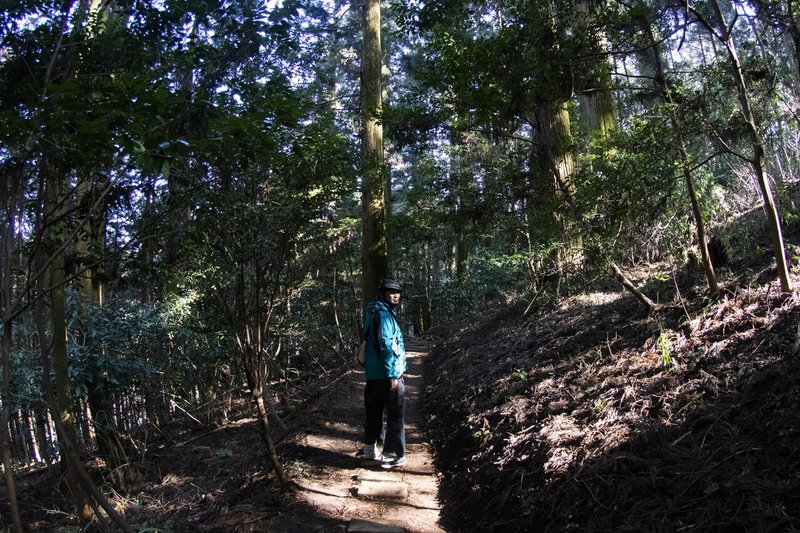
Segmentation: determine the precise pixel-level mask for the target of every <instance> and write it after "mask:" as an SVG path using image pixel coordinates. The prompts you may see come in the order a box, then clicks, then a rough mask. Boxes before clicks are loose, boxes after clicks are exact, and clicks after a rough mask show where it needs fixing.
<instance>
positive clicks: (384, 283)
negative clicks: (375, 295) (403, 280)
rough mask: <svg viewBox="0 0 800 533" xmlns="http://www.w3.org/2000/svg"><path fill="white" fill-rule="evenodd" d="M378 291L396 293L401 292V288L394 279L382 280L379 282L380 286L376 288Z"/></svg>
mask: <svg viewBox="0 0 800 533" xmlns="http://www.w3.org/2000/svg"><path fill="white" fill-rule="evenodd" d="M378 289H379V290H382V291H383V290H386V289H393V290H396V291H400V292H402V291H403V287H402V286H401V285H400V283H399V282H398V281H397V280H396V279H394V278H383V279H382V280H381V284H380V285H379V286H378Z"/></svg>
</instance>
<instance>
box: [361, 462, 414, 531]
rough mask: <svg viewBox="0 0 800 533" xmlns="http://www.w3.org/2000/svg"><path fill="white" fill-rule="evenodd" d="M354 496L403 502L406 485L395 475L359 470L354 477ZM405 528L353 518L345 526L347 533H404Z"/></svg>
mask: <svg viewBox="0 0 800 533" xmlns="http://www.w3.org/2000/svg"><path fill="white" fill-rule="evenodd" d="M356 481H357V482H358V487H357V489H356V496H358V497H359V498H368V499H389V500H405V499H407V498H408V484H407V483H404V482H403V481H401V480H400V477H399V476H398V475H397V474H396V473H391V472H373V471H371V470H361V471H359V473H358V474H357V476H356ZM405 531H406V530H405V528H403V527H402V526H400V525H398V524H392V523H389V522H378V521H375V520H364V519H361V518H354V519H352V520H351V521H350V523H349V524H348V526H347V533H405Z"/></svg>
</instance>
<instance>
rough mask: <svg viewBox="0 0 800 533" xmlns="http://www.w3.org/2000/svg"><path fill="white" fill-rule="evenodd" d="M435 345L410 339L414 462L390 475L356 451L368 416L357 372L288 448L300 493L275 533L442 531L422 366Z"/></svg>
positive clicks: (409, 435)
mask: <svg viewBox="0 0 800 533" xmlns="http://www.w3.org/2000/svg"><path fill="white" fill-rule="evenodd" d="M428 349H429V346H427V345H426V344H424V343H421V342H419V341H416V340H415V339H409V340H408V341H407V350H408V372H407V373H406V379H405V382H406V441H407V453H406V455H407V457H408V462H407V463H406V464H405V465H404V466H403V467H402V468H398V469H394V470H385V469H382V468H381V467H380V465H379V464H377V463H375V462H370V461H365V460H363V459H362V458H361V457H359V456H357V455H356V453H357V452H358V451H359V450H360V448H361V443H360V438H361V433H362V428H363V426H362V424H363V417H364V406H363V387H364V382H363V372H362V371H361V369H357V370H352V371H351V372H349V373H348V374H347V375H345V376H344V378H343V379H342V380H341V381H340V382H339V384H338V385H337V386H336V387H335V390H334V392H333V393H331V395H330V396H328V397H327V398H325V399H323V400H322V401H320V402H319V405H317V406H316V407H315V409H314V410H313V411H312V412H311V413H309V415H308V416H310V417H311V419H312V420H313V422H312V423H310V424H309V425H308V426H307V427H306V429H305V430H303V431H300V432H298V433H297V434H296V436H295V437H294V438H293V439H292V442H291V443H288V446H287V447H288V448H289V453H288V454H287V456H288V458H287V462H286V465H287V468H288V469H289V471H290V475H291V477H292V479H293V480H295V481H296V482H297V484H298V487H299V488H298V489H297V490H296V491H295V492H294V493H293V494H292V495H291V497H290V501H289V502H285V504H286V505H285V506H284V508H285V509H287V512H286V513H284V514H282V515H281V516H280V517H277V518H276V519H275V520H274V521H272V523H271V524H270V531H282V532H285V531H298V532H299V531H304V532H305V531H336V532H343V531H347V532H353V533H355V532H366V531H407V532H415V533H436V532H442V531H444V530H442V529H441V528H440V527H439V526H438V524H437V521H438V519H439V504H438V501H437V480H438V478H437V475H436V471H435V468H434V466H433V461H432V459H431V455H430V450H429V445H428V443H427V442H425V440H424V436H423V434H422V424H423V420H424V419H423V415H422V398H421V396H422V389H423V379H422V369H423V359H424V357H425V356H426V355H427V352H428Z"/></svg>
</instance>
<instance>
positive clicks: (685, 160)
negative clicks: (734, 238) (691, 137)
mask: <svg viewBox="0 0 800 533" xmlns="http://www.w3.org/2000/svg"><path fill="white" fill-rule="evenodd" d="M638 22H639V24H640V26H641V27H642V29H643V31H644V32H645V34H646V35H647V36H648V39H649V41H650V47H649V49H650V54H649V55H648V56H646V57H645V63H646V64H648V65H650V66H651V67H652V69H653V74H654V76H653V79H654V84H655V87H656V89H657V90H658V94H659V95H660V99H661V100H662V101H663V102H666V103H672V92H671V91H670V88H669V85H668V83H667V79H666V76H664V67H663V65H662V62H661V54H660V52H659V49H658V44H657V41H656V39H655V37H654V35H653V33H652V30H651V28H650V24H649V23H648V21H647V19H646V18H645V17H640V18H639V19H638ZM670 118H671V120H672V121H673V123H674V124H675V129H676V131H677V133H678V139H679V143H680V145H679V147H678V151H679V154H680V158H679V165H680V167H681V168H682V172H683V179H684V181H685V182H686V192H687V194H688V195H689V202H690V203H691V206H692V216H694V222H695V227H696V228H697V243H698V246H699V248H700V260H701V262H702V264H703V271H704V272H705V275H706V281H707V283H708V289H709V293H710V294H711V296H713V297H716V296H717V295H718V294H719V282H718V280H717V273H716V271H715V270H714V264H713V263H712V262H711V256H710V254H709V252H708V238H707V236H706V225H705V221H704V220H703V212H702V211H701V210H700V201H699V199H698V198H697V190H696V188H695V185H694V178H693V177H692V173H691V170H690V158H689V153H688V151H687V150H686V142H685V140H684V137H683V127H682V125H681V120H680V117H678V116H677V114H675V113H674V112H671V113H670Z"/></svg>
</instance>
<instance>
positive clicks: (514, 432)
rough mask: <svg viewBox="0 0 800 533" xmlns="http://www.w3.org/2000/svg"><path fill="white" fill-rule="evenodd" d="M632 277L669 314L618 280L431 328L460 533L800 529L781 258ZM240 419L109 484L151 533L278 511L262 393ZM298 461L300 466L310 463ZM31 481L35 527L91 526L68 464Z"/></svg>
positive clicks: (433, 377) (441, 456)
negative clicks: (777, 276) (119, 484)
mask: <svg viewBox="0 0 800 533" xmlns="http://www.w3.org/2000/svg"><path fill="white" fill-rule="evenodd" d="M628 274H629V276H630V277H631V278H632V279H633V280H634V281H635V282H636V283H637V285H638V286H640V287H641V289H642V291H643V292H645V293H646V294H647V295H648V296H650V297H651V298H652V299H654V300H656V301H658V302H659V303H660V304H661V306H660V307H659V308H658V309H657V310H655V311H653V312H648V311H647V309H646V308H645V307H643V306H642V304H641V303H640V302H639V301H638V300H636V299H635V298H634V296H633V295H631V294H630V293H628V292H627V291H626V290H625V289H623V288H622V287H621V286H620V285H619V284H618V283H616V282H614V281H613V278H612V276H611V275H609V276H608V278H607V279H605V280H603V281H597V282H595V283H594V284H593V285H592V286H588V287H586V289H585V290H584V291H583V292H581V293H580V294H574V295H572V296H569V297H566V298H563V299H560V300H558V301H555V300H554V301H551V302H549V303H540V302H533V305H529V304H530V302H526V301H521V302H518V303H513V304H510V305H508V306H504V307H502V308H499V309H495V310H493V311H491V312H487V313H484V314H482V315H480V316H479V317H474V316H473V317H464V318H463V320H461V321H457V322H452V323H450V324H448V325H447V326H446V327H441V328H439V329H438V330H436V331H433V332H431V335H430V337H432V338H435V339H437V340H438V343H437V345H436V348H435V349H434V351H433V352H432V353H431V355H430V356H429V357H428V360H427V368H426V372H425V373H426V387H425V395H424V396H425V411H426V413H427V417H428V419H427V423H426V438H427V440H428V441H429V442H430V444H431V448H432V451H433V453H434V457H435V462H436V466H437V469H438V471H439V472H440V474H441V478H440V487H439V500H440V502H439V503H440V504H441V512H440V516H441V522H442V527H443V529H444V530H446V531H452V532H461V531H465V532H466V531H504V532H507V531H541V532H554V531H582V532H583V531H655V532H661V531H664V532H673V531H789V530H797V529H798V528H800V358H799V357H798V355H800V297H799V296H798V295H797V293H796V292H795V294H793V295H792V296H790V297H787V296H785V295H783V294H781V291H780V287H779V285H778V283H777V282H776V281H773V279H774V276H773V275H772V272H771V270H770V269H769V268H766V267H764V268H761V269H760V270H757V271H754V273H753V274H751V275H749V276H744V275H743V276H741V277H738V278H733V277H732V276H728V278H727V279H726V281H725V283H724V290H723V294H722V296H721V297H720V298H719V299H717V300H710V299H708V298H707V296H705V293H704V291H703V287H702V283H701V280H700V279H699V278H698V277H697V276H696V275H695V276H687V275H685V274H684V275H673V273H671V272H670V271H669V270H668V269H667V268H665V267H663V265H659V266H645V267H642V268H640V269H638V270H637V271H628ZM794 281H795V283H797V282H798V279H796V278H795V280H794ZM526 310H527V311H528V312H527V314H526ZM345 370H346V369H342V371H345ZM324 383H327V384H328V385H327V386H328V388H329V389H330V390H335V388H336V385H335V380H332V379H331V376H326V377H325V378H324V379H321V380H320V382H319V383H317V384H314V383H309V384H307V385H306V386H305V388H304V389H305V390H306V392H307V394H306V395H307V396H308V397H309V398H317V399H318V400H319V399H323V398H325V397H326V392H325V390H327V389H325V388H322V389H320V388H319V387H320V386H321V385H322V384H324ZM242 392H243V393H244V391H242ZM237 405H238V407H236V406H237ZM229 418H230V420H229V421H228V422H227V423H225V424H224V425H221V426H219V427H216V428H211V429H209V428H203V427H200V426H198V425H196V424H195V425H194V426H195V427H192V426H193V424H191V423H190V420H189V419H188V418H187V425H186V427H183V428H177V427H176V428H163V429H164V431H165V433H168V434H169V435H171V438H170V439H169V440H165V439H164V438H163V435H158V434H155V433H154V434H153V435H152V436H151V438H150V441H149V444H148V446H149V449H148V453H147V455H146V457H145V460H144V461H142V462H141V463H140V464H139V468H140V469H141V470H142V471H143V472H144V479H143V482H142V484H141V486H138V487H135V488H133V489H131V490H130V491H128V492H125V493H121V492H117V491H115V490H114V489H113V487H111V486H109V485H108V484H104V482H103V479H102V478H101V477H97V482H98V484H100V485H101V486H102V487H103V490H104V492H106V494H109V495H110V497H111V499H112V501H114V503H115V505H116V506H117V508H119V509H123V510H124V512H125V515H126V518H127V519H128V520H130V521H131V523H132V524H135V527H136V530H137V531H249V530H251V528H252V527H254V526H256V525H257V524H264V523H271V522H272V521H273V520H275V519H276V517H279V516H280V515H281V514H282V513H283V514H285V513H286V512H289V510H290V508H292V504H291V501H292V499H291V493H290V491H288V492H287V491H285V490H279V488H278V487H277V484H276V483H275V480H274V479H273V478H272V476H271V475H270V474H269V470H270V465H269V464H268V461H267V459H266V456H265V453H264V450H263V442H262V441H261V438H260V436H259V435H258V432H257V429H256V428H257V424H256V421H255V419H254V418H252V411H251V409H250V407H249V405H248V403H247V401H246V399H245V397H244V395H243V396H242V399H241V400H240V402H239V403H238V404H235V409H234V410H233V411H232V412H231V413H230V416H229ZM301 418H302V416H301ZM303 424H308V421H303V420H301V421H300V425H303ZM281 451H282V452H283V453H286V448H284V447H283V445H279V452H281ZM289 455H291V454H289ZM287 460H288V463H287V464H288V471H289V473H290V476H296V475H307V473H303V472H297V471H296V468H295V466H294V463H293V462H292V458H291V457H288V459H287ZM89 466H91V465H89ZM99 470H100V469H99V468H94V469H92V471H93V472H94V473H95V474H97V472H99ZM20 487H21V493H20V500H21V503H22V508H23V512H24V515H25V517H26V519H27V524H28V526H29V529H30V530H31V531H54V530H60V531H79V530H83V529H81V528H79V527H78V526H77V525H75V524H71V522H70V521H69V516H68V514H67V513H66V512H65V511H66V510H67V509H68V506H69V504H68V502H69V499H68V498H67V496H66V494H68V492H67V488H66V483H65V482H64V479H63V477H55V478H54V477H53V474H52V472H46V471H45V472H39V473H37V474H34V475H31V476H25V477H23V478H21V479H20ZM312 511H313V510H309V511H308V512H312ZM290 512H291V513H294V514H295V515H298V513H300V514H302V513H303V512H306V511H305V510H304V509H302V508H297V507H296V506H294V508H292V509H291V511H290ZM298 516H299V515H298ZM96 525H97V524H96ZM320 527H322V529H320V531H324V530H326V529H324V528H325V527H327V526H325V525H322V526H320ZM97 530H102V527H101V528H99V529H97Z"/></svg>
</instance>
